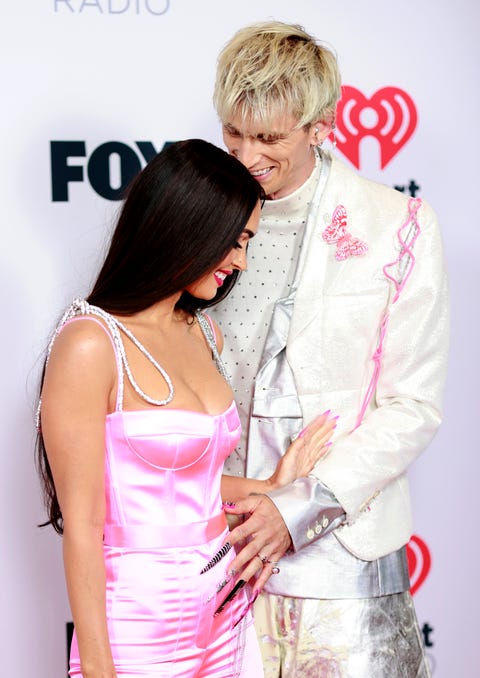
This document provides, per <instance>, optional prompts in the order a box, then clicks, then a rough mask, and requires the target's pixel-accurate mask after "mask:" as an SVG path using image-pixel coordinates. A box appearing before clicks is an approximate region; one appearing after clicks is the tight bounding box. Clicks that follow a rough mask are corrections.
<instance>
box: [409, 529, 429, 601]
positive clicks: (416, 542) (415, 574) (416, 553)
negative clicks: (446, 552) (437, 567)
mask: <svg viewBox="0 0 480 678" xmlns="http://www.w3.org/2000/svg"><path fill="white" fill-rule="evenodd" d="M407 561H408V574H409V575H410V593H411V594H412V596H413V595H415V593H416V592H417V591H418V589H419V588H420V586H421V585H422V584H423V582H424V581H425V579H426V578H427V576H428V573H429V572H430V566H431V564H432V559H431V557H430V551H429V548H428V546H427V545H426V543H425V542H424V541H423V539H420V537H418V536H417V535H416V534H414V535H412V538H411V539H410V541H409V542H408V544H407Z"/></svg>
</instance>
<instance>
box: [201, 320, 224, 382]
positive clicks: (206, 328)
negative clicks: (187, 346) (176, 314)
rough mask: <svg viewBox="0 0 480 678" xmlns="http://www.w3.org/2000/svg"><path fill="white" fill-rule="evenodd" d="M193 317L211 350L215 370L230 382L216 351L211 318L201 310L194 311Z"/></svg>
mask: <svg viewBox="0 0 480 678" xmlns="http://www.w3.org/2000/svg"><path fill="white" fill-rule="evenodd" d="M195 317H196V319H197V320H198V324H199V325H200V329H201V330H202V332H203V336H204V337H205V339H206V342H207V344H208V346H209V347H210V349H211V351H212V357H213V361H214V363H215V365H216V367H217V370H218V371H219V372H220V374H221V375H222V377H223V378H224V379H225V380H226V381H228V382H230V378H229V376H228V373H227V370H226V368H225V365H224V363H223V360H222V359H221V357H220V353H219V352H218V348H217V342H216V336H215V329H214V325H213V322H212V319H211V318H210V316H208V315H207V314H206V313H203V312H202V311H196V312H195Z"/></svg>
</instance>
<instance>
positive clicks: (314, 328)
mask: <svg viewBox="0 0 480 678" xmlns="http://www.w3.org/2000/svg"><path fill="white" fill-rule="evenodd" d="M320 183H321V182H320ZM318 191H319V195H317V200H316V201H315V200H314V204H313V207H312V210H313V211H314V212H315V213H314V214H311V216H310V220H311V221H312V220H313V224H312V223H310V225H307V230H306V233H305V240H304V245H303V251H304V260H303V263H302V264H301V271H300V275H299V278H298V287H297V290H296V296H295V301H294V306H293V311H292V317H291V323H290V329H289V334H288V340H287V346H286V355H287V360H288V363H289V366H290V368H291V371H292V373H293V376H294V380H295V385H296V390H297V394H298V398H299V402H300V406H301V410H302V415H303V420H304V422H309V421H311V420H312V419H313V418H314V417H315V416H317V415H318V414H319V413H321V412H323V411H324V410H326V409H331V410H332V412H334V413H335V414H338V415H340V416H339V420H338V427H337V431H336V436H335V438H334V443H333V445H332V447H331V450H330V452H329V453H328V455H327V456H326V457H324V458H323V459H322V460H320V462H319V463H318V464H317V465H316V467H315V469H314V471H313V473H312V475H311V476H310V477H309V478H307V479H299V480H297V481H296V482H295V483H293V484H292V485H291V486H288V487H286V488H283V489H281V490H277V491H276V492H275V493H273V494H272V498H273V499H274V501H275V503H276V504H277V506H278V508H279V509H280V510H281V512H282V514H283V515H284V518H285V520H286V522H287V525H288V528H289V530H290V533H291V535H292V541H293V543H294V546H295V550H297V551H298V550H299V549H303V547H304V546H306V545H308V544H311V540H312V529H313V528H314V527H315V525H317V524H318V518H319V514H318V507H317V506H316V504H315V485H317V481H318V480H319V481H321V483H323V484H324V485H326V486H327V487H328V488H329V489H330V490H331V491H332V492H333V494H334V495H335V497H336V499H337V500H338V501H339V502H340V504H341V505H342V507H343V508H344V510H345V512H346V521H345V524H343V525H342V526H341V527H339V528H337V529H336V530H335V536H336V537H337V538H338V539H339V540H340V541H341V543H342V544H343V545H344V546H345V547H346V548H347V549H348V550H349V551H350V552H351V553H352V554H354V555H355V556H357V557H358V558H361V559H363V560H375V559H377V558H380V557H381V556H384V555H386V554H388V553H392V552H393V551H395V550H397V549H399V548H400V547H401V546H403V545H404V544H406V543H407V542H408V540H409V538H410V536H411V531H412V520H411V507H410V498H409V489H408V481H407V476H406V472H407V470H408V468H409V466H410V464H411V463H412V462H413V461H414V460H415V459H416V457H417V456H418V455H419V454H420V453H421V452H422V451H423V450H424V449H425V448H426V447H427V446H428V444H429V443H430V441H431V440H432V438H433V436H434V435H435V432H436V430H437V428H438V426H439V425H440V421H441V400H442V391H443V386H444V381H445V373H446V359H447V352H448V329H449V307H448V292H447V280H446V272H445V267H444V261H443V255H442V243H441V237H440V233H439V229H438V225H437V220H436V217H435V214H434V212H433V210H432V209H431V208H430V207H429V206H428V205H427V204H426V203H424V202H421V201H417V200H413V199H410V200H409V199H408V198H407V197H406V196H404V195H403V194H402V193H400V192H398V191H396V190H394V189H391V188H389V187H386V186H383V185H381V184H378V183H375V182H372V181H369V180H367V179H364V178H361V177H359V176H358V175H356V174H355V173H354V172H353V171H351V170H350V169H349V168H347V167H346V166H345V165H344V164H343V163H341V162H339V161H338V160H336V159H335V158H333V159H332V163H331V168H330V171H329V173H328V177H327V178H326V183H325V185H324V186H321V185H319V188H318ZM315 202H316V205H315ZM335 222H337V225H336V226H335ZM335 231H337V233H336V235H335ZM332 234H333V235H332ZM354 239H358V240H354ZM335 240H336V242H335ZM365 244H366V246H367V247H368V250H367V251H366V252H364V253H359V254H358V255H355V254H353V252H354V251H355V247H356V246H357V247H358V249H359V252H360V250H362V249H365V248H364V245H365ZM349 253H350V254H349ZM343 256H345V257H346V258H342V257H343ZM227 303H228V302H227ZM363 410H364V412H363ZM359 419H361V422H360V421H359ZM317 532H318V530H317ZM320 536H321V535H320ZM316 538H317V537H315V539H316Z"/></svg>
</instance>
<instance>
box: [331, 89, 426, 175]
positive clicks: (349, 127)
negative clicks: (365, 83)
mask: <svg viewBox="0 0 480 678" xmlns="http://www.w3.org/2000/svg"><path fill="white" fill-rule="evenodd" d="M336 125H337V128H336V138H337V148H338V150H339V151H341V152H342V153H343V155H344V156H345V157H346V158H348V159H349V160H350V162H351V163H352V164H353V165H355V167H356V168H357V169H360V142H361V141H362V139H364V138H365V137H367V136H372V137H375V139H377V140H378V143H379V145H380V166H381V169H383V168H384V167H385V166H386V165H387V164H388V163H389V162H390V160H391V159H392V158H393V157H394V156H395V155H396V154H397V153H398V151H399V150H400V149H401V148H402V146H404V144H406V143H407V141H408V140H409V139H410V137H411V136H412V134H413V132H414V131H415V128H416V126H417V109H416V107H415V104H414V102H413V99H412V98H411V97H410V96H409V95H408V94H407V93H406V92H405V91H404V90H402V89H399V88H398V87H383V88H382V89H379V90H378V92H375V94H374V95H373V96H372V97H371V98H370V99H367V98H366V97H365V96H364V95H363V94H362V92H360V90H358V89H356V88H355V87H351V86H349V85H344V86H343V87H342V98H341V99H340V101H339V102H338V105H337V119H336ZM331 137H332V140H333V134H332V135H331Z"/></svg>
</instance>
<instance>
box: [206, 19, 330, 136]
mask: <svg viewBox="0 0 480 678" xmlns="http://www.w3.org/2000/svg"><path fill="white" fill-rule="evenodd" d="M340 93H341V79H340V72H339V69H338V65H337V59H336V57H335V55H334V54H333V52H332V51H331V50H330V49H329V48H327V47H326V46H324V45H322V44H320V43H319V42H318V41H317V40H316V38H314V37H313V36H312V35H309V34H308V33H306V32H305V30H304V29H303V28H302V26H298V25H296V24H285V23H282V22H279V21H269V22H262V23H255V24H252V25H250V26H246V27H245V28H242V29H240V30H239V31H238V32H237V33H236V34H235V35H234V36H233V38H232V39H231V40H230V42H228V43H227V44H226V46H225V47H224V49H223V50H222V52H221V53H220V55H219V58H218V66H217V77H216V82H215V90H214V95H213V102H214V105H215V108H216V111H217V113H218V115H219V117H220V120H221V121H222V122H227V121H228V120H229V119H231V117H233V116H235V115H240V116H241V118H242V120H243V121H246V120H248V121H249V122H253V123H261V124H265V123H267V124H268V122H269V121H271V120H272V118H274V117H276V116H279V115H284V114H285V113H290V114H291V115H293V116H294V117H295V118H296V119H297V120H298V123H297V127H303V126H305V125H309V124H311V123H312V122H314V121H315V120H321V121H322V122H327V123H330V124H333V123H334V121H335V109H336V105H337V101H338V99H339V98H340Z"/></svg>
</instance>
